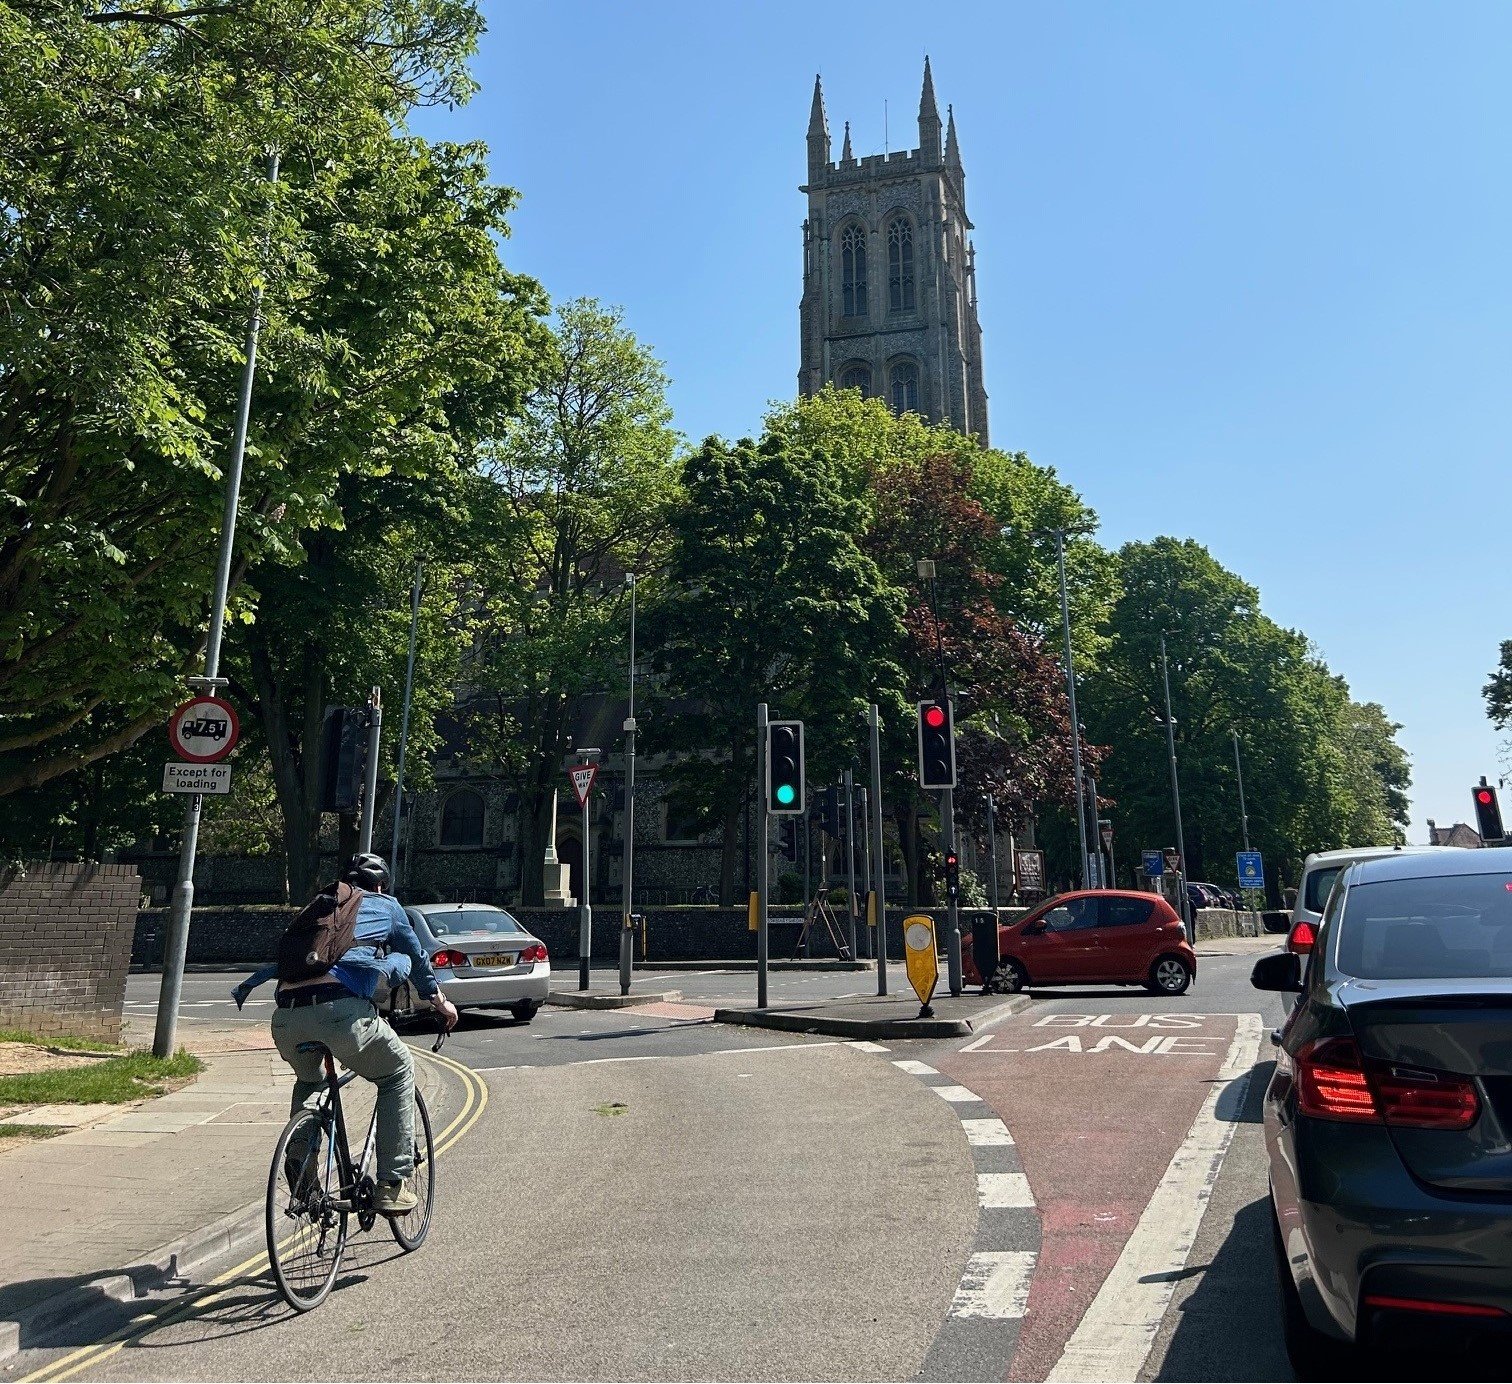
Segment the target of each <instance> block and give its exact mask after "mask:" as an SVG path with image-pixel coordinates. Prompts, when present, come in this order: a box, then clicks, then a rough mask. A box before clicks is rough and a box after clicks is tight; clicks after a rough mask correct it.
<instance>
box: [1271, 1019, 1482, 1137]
mask: <svg viewBox="0 0 1512 1384" xmlns="http://www.w3.org/2000/svg"><path fill="white" fill-rule="evenodd" d="M1296 1068H1297V1105H1298V1109H1299V1110H1300V1111H1301V1112H1302V1114H1304V1115H1311V1116H1313V1117H1315V1118H1317V1119H1321V1120H1344V1121H1352V1122H1355V1123H1367V1124H1376V1123H1380V1122H1382V1121H1384V1122H1385V1123H1386V1124H1388V1125H1393V1126H1395V1127H1397V1128H1402V1129H1469V1128H1470V1126H1471V1125H1473V1124H1474V1123H1475V1122H1476V1120H1478V1119H1479V1118H1480V1097H1479V1095H1477V1093H1476V1090H1475V1083H1474V1082H1473V1081H1471V1080H1469V1079H1468V1078H1466V1077H1462V1076H1456V1075H1454V1074H1453V1073H1452V1072H1436V1071H1429V1070H1427V1069H1424V1068H1417V1067H1397V1066H1393V1065H1392V1064H1390V1063H1388V1062H1378V1061H1371V1062H1364V1061H1362V1060H1361V1057H1360V1049H1359V1045H1358V1044H1357V1043H1356V1042H1355V1041H1354V1039H1353V1038H1321V1039H1318V1040H1317V1041H1316V1042H1312V1043H1309V1044H1307V1046H1306V1047H1304V1048H1302V1049H1301V1050H1300V1051H1299V1052H1298V1053H1297V1057H1296Z"/></svg>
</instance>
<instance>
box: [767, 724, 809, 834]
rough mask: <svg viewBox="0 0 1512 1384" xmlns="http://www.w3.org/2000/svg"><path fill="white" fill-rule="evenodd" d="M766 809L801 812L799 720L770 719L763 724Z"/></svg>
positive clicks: (801, 749)
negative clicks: (765, 735) (766, 725)
mask: <svg viewBox="0 0 1512 1384" xmlns="http://www.w3.org/2000/svg"><path fill="white" fill-rule="evenodd" d="M766 768H767V775H766V781H767V811H768V812H794V813H801V812H802V811H803V805H804V795H803V722H802V721H773V722H772V723H771V724H770V725H769V726H768V727H767V764H766Z"/></svg>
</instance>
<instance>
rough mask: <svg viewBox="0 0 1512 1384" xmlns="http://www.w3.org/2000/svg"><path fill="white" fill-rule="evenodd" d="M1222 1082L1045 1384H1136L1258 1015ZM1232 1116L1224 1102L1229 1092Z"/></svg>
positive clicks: (1186, 1246)
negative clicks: (1082, 1383) (1069, 1383)
mask: <svg viewBox="0 0 1512 1384" xmlns="http://www.w3.org/2000/svg"><path fill="white" fill-rule="evenodd" d="M1237 1018H1238V1027H1237V1030H1236V1031H1235V1033H1234V1041H1233V1043H1232V1044H1231V1045H1230V1046H1229V1050H1228V1057H1227V1058H1226V1059H1225V1061H1224V1064H1223V1069H1222V1071H1221V1072H1219V1074H1218V1080H1217V1081H1216V1082H1215V1083H1214V1084H1213V1089H1212V1090H1211V1091H1210V1092H1209V1093H1208V1098H1207V1099H1206V1100H1205V1101H1204V1102H1203V1103H1202V1109H1201V1110H1199V1111H1198V1112H1197V1118H1196V1119H1195V1120H1193V1121H1192V1127H1191V1129H1190V1130H1189V1131H1188V1132H1187V1136H1186V1139H1185V1140H1184V1141H1183V1143H1182V1145H1181V1147H1180V1148H1179V1149H1177V1150H1176V1156H1175V1157H1174V1158H1172V1159H1171V1163H1170V1166H1169V1167H1168V1168H1167V1169H1166V1171H1165V1175H1164V1176H1163V1177H1162V1178H1161V1179H1160V1185H1159V1186H1157V1187H1156V1188H1155V1194H1154V1195H1153V1196H1152V1197H1151V1198H1150V1201H1149V1204H1148V1205H1147V1206H1146V1207H1145V1209H1144V1214H1143V1215H1141V1216H1140V1218H1139V1224H1138V1225H1136V1226H1135V1227H1134V1233H1133V1234H1132V1235H1130V1236H1129V1239H1128V1242H1127V1243H1126V1244H1125V1245H1124V1247H1123V1253H1122V1254H1120V1255H1119V1256H1118V1262H1117V1263H1116V1264H1114V1265H1113V1270H1112V1272H1111V1273H1109V1275H1108V1276H1107V1278H1106V1279H1104V1280H1103V1285H1102V1287H1101V1288H1100V1289H1099V1290H1098V1294H1097V1296H1096V1297H1095V1298H1093V1300H1092V1305H1091V1306H1090V1307H1089V1308H1088V1309H1087V1312H1086V1315H1085V1316H1083V1317H1082V1319H1081V1322H1080V1324H1079V1325H1078V1326H1077V1328H1076V1330H1075V1332H1074V1333H1073V1334H1072V1336H1071V1339H1070V1340H1069V1341H1068V1342H1067V1343H1066V1349H1065V1351H1064V1352H1063V1353H1062V1354H1061V1358H1060V1359H1059V1360H1058V1361H1057V1362H1056V1365H1055V1368H1054V1369H1053V1370H1051V1371H1050V1373H1049V1374H1048V1375H1047V1376H1046V1378H1047V1380H1081V1379H1137V1378H1138V1377H1139V1372H1140V1370H1141V1369H1142V1368H1143V1366H1144V1361H1145V1357H1146V1356H1147V1355H1148V1354H1149V1353H1150V1347H1151V1345H1152V1344H1153V1343H1154V1340H1155V1333H1156V1332H1157V1331H1158V1330H1159V1329H1160V1323H1161V1320H1162V1319H1163V1318H1164V1316H1165V1312H1166V1308H1167V1307H1169V1306H1170V1302H1171V1295H1172V1293H1173V1292H1174V1291H1175V1288H1176V1281H1177V1279H1178V1278H1179V1277H1180V1276H1181V1272H1182V1270H1183V1269H1184V1268H1185V1267H1186V1261H1187V1256H1188V1255H1189V1254H1190V1253H1191V1252H1192V1244H1193V1242H1194V1241H1195V1240H1196V1238H1197V1230H1198V1227H1199V1226H1200V1225H1201V1224H1202V1216H1203V1213H1204V1212H1205V1211H1206V1210H1207V1205H1208V1201H1209V1200H1210V1198H1211V1197H1212V1194H1213V1185H1214V1183H1216V1182H1217V1180H1218V1173H1219V1170H1220V1169H1221V1168H1222V1167H1223V1159H1224V1155H1225V1154H1226V1153H1227V1152H1228V1146H1229V1143H1230V1141H1231V1140H1232V1139H1233V1137H1234V1129H1235V1125H1236V1120H1237V1116H1238V1112H1239V1111H1240V1110H1241V1109H1242V1108H1243V1106H1244V1101H1245V1096H1246V1094H1247V1092H1248V1089H1249V1082H1250V1076H1251V1073H1252V1072H1253V1069H1254V1065H1255V1062H1256V1061H1257V1059H1258V1058H1259V1056H1260V1035H1261V1021H1260V1016H1259V1015H1258V1014H1240V1015H1238V1016H1237ZM1230 1091H1231V1092H1232V1095H1231V1096H1229V1099H1230V1101H1231V1109H1232V1111H1233V1114H1232V1115H1231V1116H1230V1117H1229V1118H1226V1119H1225V1118H1221V1117H1220V1116H1219V1114H1218V1102H1219V1101H1220V1100H1221V1099H1223V1098H1224V1097H1225V1095H1226V1094H1227V1093H1229V1092H1230Z"/></svg>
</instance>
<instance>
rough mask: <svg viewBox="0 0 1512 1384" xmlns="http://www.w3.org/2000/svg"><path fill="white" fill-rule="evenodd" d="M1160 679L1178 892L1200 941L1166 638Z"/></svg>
mask: <svg viewBox="0 0 1512 1384" xmlns="http://www.w3.org/2000/svg"><path fill="white" fill-rule="evenodd" d="M1160 675H1161V677H1162V678H1163V679H1164V681H1165V708H1166V745H1167V747H1168V749H1169V750H1170V754H1171V802H1172V805H1173V806H1174V807H1175V809H1176V857H1177V861H1178V862H1179V868H1178V869H1177V871H1176V888H1177V889H1178V890H1179V891H1180V893H1179V895H1178V898H1177V902H1178V903H1179V904H1180V906H1181V918H1182V921H1183V922H1184V923H1185V924H1186V934H1187V942H1188V943H1189V944H1195V943H1196V941H1197V924H1196V921H1195V920H1194V919H1193V917H1192V901H1191V900H1190V899H1189V898H1188V897H1187V891H1186V869H1187V857H1186V838H1185V837H1184V836H1183V835H1182V831H1181V783H1180V780H1179V779H1178V778H1177V775H1176V722H1175V720H1174V719H1173V718H1172V716H1171V665H1170V662H1169V660H1168V659H1167V658H1166V639H1165V635H1163V634H1162V635H1161V636H1160Z"/></svg>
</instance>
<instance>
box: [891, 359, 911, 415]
mask: <svg viewBox="0 0 1512 1384" xmlns="http://www.w3.org/2000/svg"><path fill="white" fill-rule="evenodd" d="M887 387H888V393H889V395H890V396H891V400H892V411H893V412H894V413H917V412H918V411H919V367H918V366H917V365H915V364H914V363H913V361H911V360H900V361H899V362H898V363H897V364H896V365H894V366H893V368H892V369H891V370H889V371H888V372H887Z"/></svg>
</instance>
